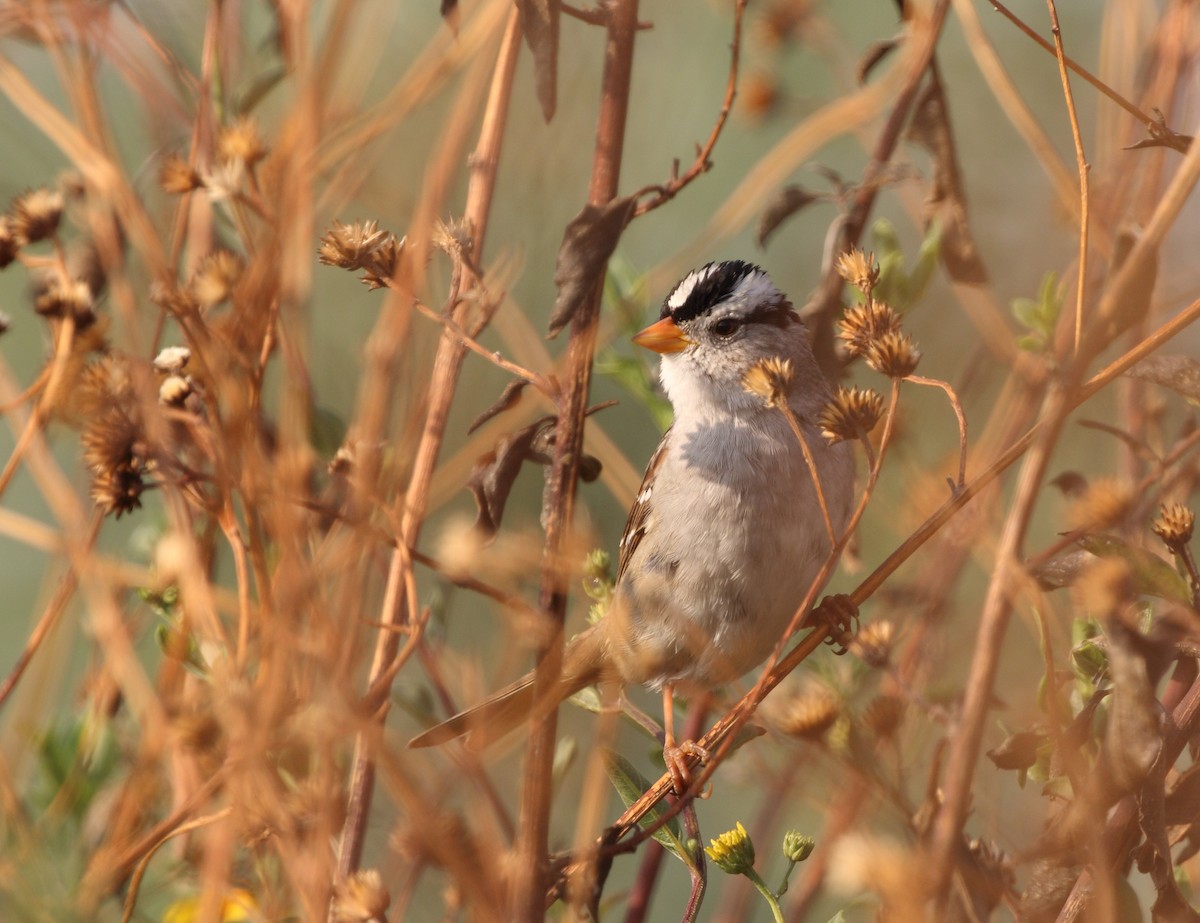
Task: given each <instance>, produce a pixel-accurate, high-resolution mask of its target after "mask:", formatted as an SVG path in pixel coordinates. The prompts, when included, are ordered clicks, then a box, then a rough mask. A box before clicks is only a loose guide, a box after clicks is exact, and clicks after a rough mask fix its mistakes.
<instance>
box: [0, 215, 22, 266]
mask: <svg viewBox="0 0 1200 923" xmlns="http://www.w3.org/2000/svg"><path fill="white" fill-rule="evenodd" d="M20 252H21V238H20V237H18V236H17V229H16V227H15V226H14V225H13V220H12V219H11V218H10V217H8V215H0V269H3V268H4V267H5V266H7V265H8V264H9V263H11V262H12V261H13V260H15V259H16V258H17V254H19V253H20Z"/></svg>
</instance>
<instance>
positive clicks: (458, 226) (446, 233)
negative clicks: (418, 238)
mask: <svg viewBox="0 0 1200 923" xmlns="http://www.w3.org/2000/svg"><path fill="white" fill-rule="evenodd" d="M433 245H434V246H435V247H437V248H438V249H439V250H441V251H442V252H443V253H445V254H446V255H447V256H449V257H450V258H451V259H453V260H456V261H461V260H463V259H464V258H465V257H466V255H467V254H468V253H470V252H471V226H470V225H469V224H467V222H466V221H464V220H463V219H461V218H455V219H454V220H452V221H449V222H446V221H438V222H437V224H435V225H434V228H433Z"/></svg>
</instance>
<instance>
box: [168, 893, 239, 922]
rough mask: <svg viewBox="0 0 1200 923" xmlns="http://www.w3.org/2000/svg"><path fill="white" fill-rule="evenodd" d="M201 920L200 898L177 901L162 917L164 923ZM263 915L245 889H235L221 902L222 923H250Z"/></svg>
mask: <svg viewBox="0 0 1200 923" xmlns="http://www.w3.org/2000/svg"><path fill="white" fill-rule="evenodd" d="M199 918H200V896H199V895H196V896H195V897H185V898H184V899H183V900H179V901H176V902H175V903H174V904H172V905H171V906H170V907H168V908H167V910H166V912H165V913H164V914H163V916H162V923H195V921H196V920H198V919H199ZM260 918H261V914H260V913H259V909H258V901H256V900H255V899H254V895H253V894H251V893H250V892H249V891H247V890H245V889H244V888H234V889H233V890H232V891H230V892H229V893H228V894H226V895H225V897H224V898H223V899H222V900H221V915H220V916H219V917H217V919H218V920H220V921H221V923H249V921H251V920H258V919H260Z"/></svg>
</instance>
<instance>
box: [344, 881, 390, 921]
mask: <svg viewBox="0 0 1200 923" xmlns="http://www.w3.org/2000/svg"><path fill="white" fill-rule="evenodd" d="M391 902H392V897H391V895H390V894H388V890H387V888H385V887H384V886H383V879H382V878H381V877H380V875H379V872H378V871H376V870H375V869H362V870H360V871H357V872H355V873H354V874H352V875H351V876H350V877H349V878H347V879H345V880H344V881H339V882H338V884H337V887H336V888H335V889H334V894H333V918H334V919H335V920H337V923H368V921H372V920H384V919H385V917H384V914H385V913H387V909H388V905H389V904H390V903H391Z"/></svg>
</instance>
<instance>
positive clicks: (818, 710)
mask: <svg viewBox="0 0 1200 923" xmlns="http://www.w3.org/2000/svg"><path fill="white" fill-rule="evenodd" d="M841 716H842V703H841V700H840V699H839V698H838V697H837V696H836V695H834V694H833V693H832V692H830V691H829V690H828V689H826V688H824V687H823V686H814V687H813V688H812V689H810V690H808V691H806V692H804V693H802V694H801V695H798V696H796V697H795V698H793V699H792V700H791V701H790V702H787V703H786V704H784V705H782V706H778V707H777V708H776V709H772V712H771V722H772V724H774V725H775V727H776V728H777V729H778V730H779V731H780V732H781V733H783V734H787V735H788V736H789V737H795V738H797V739H798V740H820V739H821V738H822V737H823V736H824V734H825V732H826V731H828V730H829V729H830V728H831V727H833V725H834V722H836V721H837V720H838V718H840V717H841Z"/></svg>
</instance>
